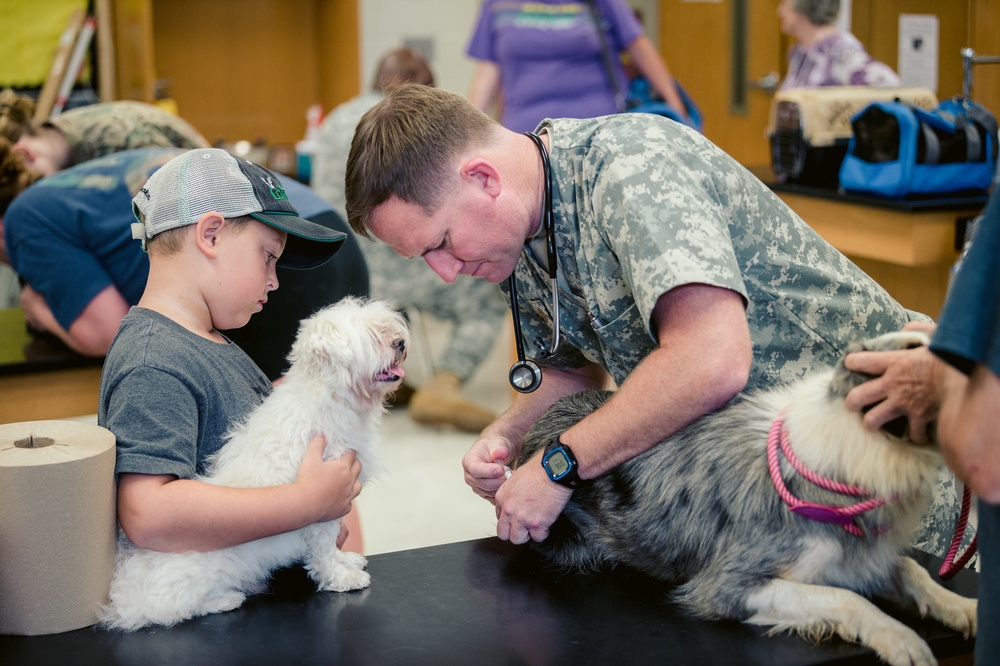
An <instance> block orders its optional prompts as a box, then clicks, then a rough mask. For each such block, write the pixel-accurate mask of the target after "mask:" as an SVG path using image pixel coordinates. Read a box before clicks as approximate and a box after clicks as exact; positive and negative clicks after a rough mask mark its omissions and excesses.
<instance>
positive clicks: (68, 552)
mask: <svg viewBox="0 0 1000 666" xmlns="http://www.w3.org/2000/svg"><path fill="white" fill-rule="evenodd" d="M0 507H2V508H0V633H4V634H19V635H25V636H33V635H38V634H54V633H58V632H62V631H70V630H73V629H79V628H81V627H86V626H89V625H91V624H94V623H95V622H96V621H97V610H98V608H100V606H101V605H102V604H104V603H105V602H106V601H107V599H108V587H109V586H110V584H111V573H112V570H113V568H114V558H115V535H116V530H117V521H116V515H115V437H114V435H113V434H111V432H110V431H108V430H106V429H104V428H101V427H99V426H96V425H92V424H89V423H79V422H74V421H28V422H24V423H9V424H5V425H0Z"/></svg>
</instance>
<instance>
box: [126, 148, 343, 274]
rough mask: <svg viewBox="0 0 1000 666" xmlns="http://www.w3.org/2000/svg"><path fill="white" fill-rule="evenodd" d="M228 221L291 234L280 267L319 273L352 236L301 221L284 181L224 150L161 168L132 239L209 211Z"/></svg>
mask: <svg viewBox="0 0 1000 666" xmlns="http://www.w3.org/2000/svg"><path fill="white" fill-rule="evenodd" d="M212 211H215V212H218V213H219V214H220V215H222V216H223V217H225V218H233V217H242V216H244V215H250V216H252V217H254V218H256V219H258V220H260V221H261V222H263V223H264V224H267V225H270V226H272V227H274V228H275V229H279V230H281V231H285V232H287V233H288V240H287V242H286V243H285V250H284V252H282V253H281V258H280V259H278V265H279V266H283V267H285V268H300V269H304V268H315V267H317V266H320V265H322V264H323V263H325V262H326V261H327V260H328V259H329V258H330V257H332V256H333V255H334V254H335V253H336V252H337V250H339V249H340V246H341V245H343V244H344V240H345V239H346V238H347V234H345V233H343V232H341V231H337V230H336V229H331V228H329V227H325V226H323V225H321V224H316V223H315V222H310V221H309V220H305V219H303V218H301V217H299V213H298V211H297V210H295V207H294V206H293V205H292V203H291V201H289V200H288V195H287V194H286V193H285V190H284V188H283V187H282V186H281V181H280V180H278V177H277V176H275V175H274V174H273V173H271V172H270V171H268V170H267V169H265V168H264V167H262V166H260V165H258V164H254V163H253V162H251V161H249V160H245V159H242V158H239V157H236V156H234V155H231V154H229V153H227V152H226V151H224V150H222V149H220V148H199V149H196V150H190V151H188V152H186V153H183V154H181V155H178V156H177V157H175V158H174V159H172V160H170V161H169V162H167V163H166V164H164V165H163V166H162V167H161V168H160V169H158V170H157V171H156V172H155V173H154V174H153V175H152V176H150V177H149V180H148V181H146V184H145V185H144V186H143V188H142V189H141V190H139V193H138V194H136V195H135V197H134V198H133V199H132V212H133V214H135V219H136V220H138V222H135V223H134V224H133V225H132V237H133V238H135V239H137V240H141V241H142V247H143V249H145V248H146V241H148V240H149V239H150V238H152V237H153V236H155V235H156V234H158V233H160V232H161V231H167V230H168V229H176V228H178V227H185V226H187V225H189V224H194V223H196V222H197V221H198V218H199V217H201V216H202V215H204V214H205V213H208V212H212Z"/></svg>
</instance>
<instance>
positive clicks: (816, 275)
mask: <svg viewBox="0 0 1000 666" xmlns="http://www.w3.org/2000/svg"><path fill="white" fill-rule="evenodd" d="M541 128H542V129H545V130H547V131H548V132H549V134H550V137H551V139H550V146H551V150H550V160H551V164H552V167H551V168H552V180H553V195H552V196H553V209H554V214H555V226H556V248H557V256H558V262H559V273H560V275H561V276H562V277H561V279H560V294H559V303H560V330H561V335H562V346H561V347H560V349H559V351H558V352H557V354H556V355H555V356H553V357H550V358H547V359H545V360H544V361H543V365H550V366H553V367H561V368H574V367H580V366H582V365H584V364H586V363H587V362H594V363H597V364H599V365H601V366H603V367H604V368H605V369H606V370H608V372H609V373H610V374H611V375H612V377H613V378H614V379H615V381H616V382H617V383H618V384H619V385H620V384H621V383H622V382H623V381H624V380H625V378H626V377H627V376H628V374H629V373H630V372H631V371H632V370H633V369H634V368H635V367H636V365H638V363H639V362H640V361H641V360H642V359H643V358H645V357H646V355H648V354H649V353H650V352H651V351H652V350H653V348H654V347H655V344H656V342H655V340H654V338H653V335H652V333H651V331H650V328H649V321H650V316H651V313H652V311H653V307H654V306H655V304H656V301H657V299H658V298H659V297H660V296H661V295H662V294H664V293H666V292H668V291H670V290H671V289H673V288H675V287H678V286H681V285H685V284H691V283H702V284H708V285H713V286H718V287H723V288H727V289H732V290H734V291H737V292H738V293H740V294H741V295H742V296H743V298H744V299H745V301H746V304H747V306H746V308H747V309H746V313H747V322H748V323H749V326H750V334H751V338H752V344H753V358H754V363H753V366H752V368H751V371H750V378H749V381H748V383H747V390H750V389H757V388H767V387H770V386H773V385H774V384H777V383H784V382H787V381H790V380H792V379H796V378H799V377H802V376H803V375H805V374H806V373H807V372H808V371H809V370H812V369H818V368H824V367H829V366H831V365H833V364H834V363H836V361H837V360H838V359H839V358H840V357H841V356H842V355H843V353H844V350H845V349H846V347H847V345H848V344H849V343H851V342H853V341H856V340H859V339H865V338H872V337H876V336H878V335H881V334H883V333H888V332H892V331H898V330H899V329H901V328H902V327H903V325H904V324H906V323H907V322H908V321H910V320H911V319H922V320H927V317H925V316H924V315H921V314H919V313H915V312H911V311H908V310H906V309H905V308H903V307H902V306H901V305H899V304H898V303H897V302H896V301H894V300H893V299H892V298H891V297H890V296H889V295H888V294H887V293H886V292H885V290H884V289H882V287H880V286H879V285H878V284H877V283H876V282H875V281H874V280H872V279H871V278H870V277H868V276H867V275H866V274H865V273H864V272H862V271H861V270H860V269H859V268H857V267H856V266H855V265H854V264H853V263H851V262H850V261H849V260H848V259H847V258H846V257H845V256H844V255H842V254H841V253H840V252H838V251H837V250H836V249H834V248H833V247H832V246H830V245H829V244H828V243H827V242H826V241H824V240H823V239H822V238H821V237H820V236H819V235H818V234H816V233H815V232H814V231H813V230H812V229H811V228H810V227H809V226H808V225H807V224H806V223H805V222H803V221H802V220H801V219H800V218H799V217H798V216H797V215H796V214H795V213H794V212H792V211H791V210H790V209H789V208H788V207H787V206H786V205H785V204H784V203H783V202H782V201H781V200H780V199H778V197H777V196H775V195H774V194H773V193H772V192H771V191H770V190H769V189H768V188H767V187H766V186H765V185H764V184H763V183H761V182H760V181H759V180H758V179H757V178H756V177H754V176H753V175H752V174H750V173H749V172H748V171H746V170H745V169H744V168H743V167H741V166H740V165H739V164H738V163H737V162H736V161H735V160H733V159H732V158H731V157H729V156H728V155H726V154H725V153H723V152H722V151H721V150H719V149H718V148H717V147H716V146H714V145H713V144H712V143H710V142H709V141H708V140H706V139H705V138H704V137H702V136H701V135H699V134H698V133H696V132H694V131H692V130H689V129H687V128H685V127H684V126H682V125H680V124H678V123H675V122H672V121H670V120H667V119H664V118H661V117H659V116H653V115H650V114H620V115H615V116H608V117H605V118H597V119H589V120H554V121H545V122H543V123H542V125H541ZM515 275H516V279H517V285H518V296H519V302H520V305H521V307H520V310H521V324H522V329H523V331H524V333H523V337H524V340H525V344H526V347H527V350H531V349H532V343H533V342H534V341H535V340H536V339H540V340H543V341H547V340H548V339H549V337H550V331H551V329H550V327H551V314H550V308H551V305H550V303H551V291H550V288H549V278H548V275H547V273H546V272H545V271H544V269H543V268H542V267H541V266H540V265H538V264H537V263H536V262H535V261H534V260H532V259H528V258H523V259H522V260H521V261H520V262H519V263H518V266H517V269H516V271H515ZM502 286H503V287H504V291H506V285H502ZM705 352H706V353H707V354H710V353H712V350H710V349H706V350H705ZM528 353H529V355H530V354H531V352H530V351H528ZM938 495H939V496H938V498H937V499H936V501H935V505H934V510H933V515H932V516H929V517H928V520H927V521H925V527H927V530H928V533H927V534H924V535H921V537H920V538H921V539H922V540H923V542H924V543H927V544H928V547H932V548H934V549H935V551H937V548H938V544H939V543H940V542H941V540H942V539H945V546H946V547H947V539H948V538H950V534H951V530H953V528H954V520H955V517H956V516H957V515H958V503H957V497H956V496H955V492H954V488H953V487H947V486H946V485H945V484H939V493H938ZM949 525H950V527H949ZM945 535H947V536H945Z"/></svg>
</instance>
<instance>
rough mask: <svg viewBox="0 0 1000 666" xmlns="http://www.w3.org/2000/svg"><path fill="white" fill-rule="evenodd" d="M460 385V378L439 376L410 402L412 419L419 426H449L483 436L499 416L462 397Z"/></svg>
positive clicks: (442, 373)
mask: <svg viewBox="0 0 1000 666" xmlns="http://www.w3.org/2000/svg"><path fill="white" fill-rule="evenodd" d="M460 385H461V381H459V379H458V376H457V375H455V374H453V373H451V372H438V373H436V374H435V375H434V376H433V377H431V379H430V381H428V382H427V383H426V384H424V385H423V386H422V387H420V388H419V389H417V391H416V393H414V394H413V397H412V398H410V418H412V419H413V420H414V421H416V422H417V423H424V424H427V425H438V424H450V425H453V426H455V427H456V428H458V429H459V430H465V431H467V432H480V431H481V430H482V429H483V428H485V427H486V426H488V425H489V424H490V423H492V422H493V420H494V419H496V417H497V415H496V414H495V413H494V412H491V411H490V410H488V409H485V408H483V407H480V406H479V405H476V404H475V403H473V402H472V401H470V400H469V399H468V398H466V397H465V396H464V395H462V393H461V391H459V386H460Z"/></svg>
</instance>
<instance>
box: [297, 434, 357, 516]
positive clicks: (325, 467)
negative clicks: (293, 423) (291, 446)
mask: <svg viewBox="0 0 1000 666" xmlns="http://www.w3.org/2000/svg"><path fill="white" fill-rule="evenodd" d="M325 448H326V438H325V437H323V435H316V436H315V437H313V439H312V441H311V442H310V443H309V449H308V450H307V451H306V455H305V456H304V457H303V458H302V466H301V467H300V468H299V474H298V476H297V477H296V479H295V484H296V485H297V486H298V487H299V489H300V490H301V491H302V494H303V497H304V501H305V506H307V507H309V509H310V511H312V512H313V518H312V520H310V521H309V522H311V523H322V522H326V521H328V520H336V519H338V518H343V517H344V516H345V515H347V512H348V511H350V510H351V503H352V502H353V501H354V498H356V497H357V496H358V495H359V494H360V493H361V481H359V480H358V477H359V476H360V475H361V461H360V460H358V456H357V453H355V452H354V451H347V452H345V453H344V455H342V456H340V457H339V458H335V459H333V460H324V459H323V449H325Z"/></svg>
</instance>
